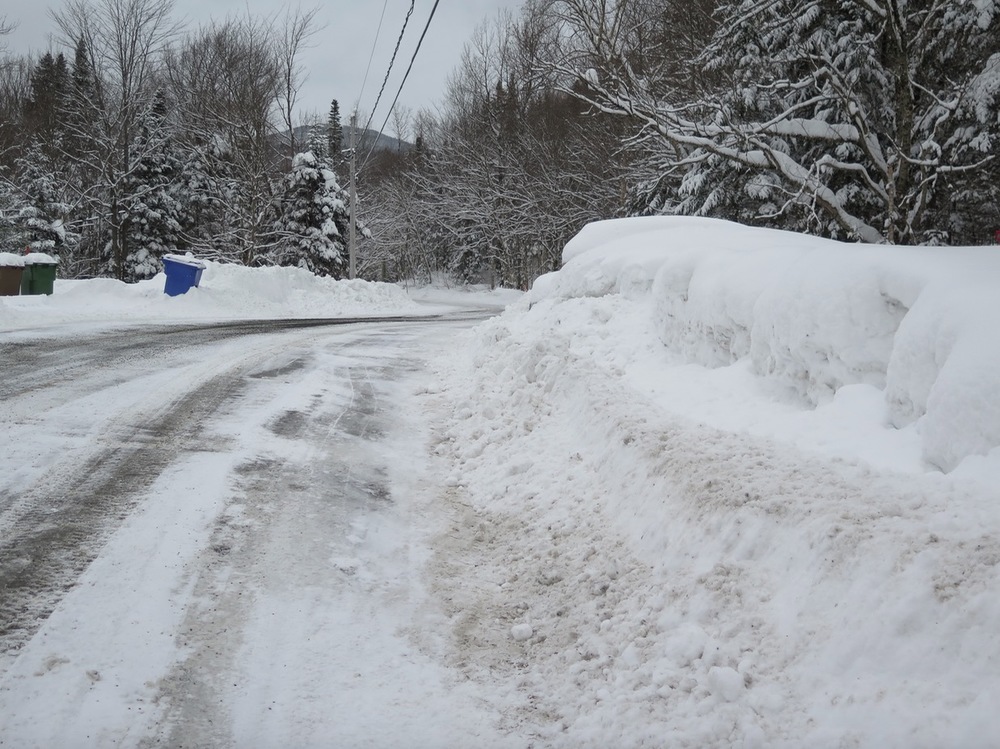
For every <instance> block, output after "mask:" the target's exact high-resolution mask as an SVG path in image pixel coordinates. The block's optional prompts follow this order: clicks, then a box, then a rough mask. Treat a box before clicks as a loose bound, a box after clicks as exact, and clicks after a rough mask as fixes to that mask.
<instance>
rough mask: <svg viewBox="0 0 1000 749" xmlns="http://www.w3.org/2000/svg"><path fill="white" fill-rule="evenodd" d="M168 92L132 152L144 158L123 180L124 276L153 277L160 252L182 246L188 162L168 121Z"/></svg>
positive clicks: (142, 128)
mask: <svg viewBox="0 0 1000 749" xmlns="http://www.w3.org/2000/svg"><path fill="white" fill-rule="evenodd" d="M165 116H166V112H165V103H164V99H163V96H162V94H161V95H160V96H159V97H158V98H157V106H155V107H154V109H153V111H151V112H150V113H148V114H147V116H146V117H145V118H144V120H143V122H142V124H141V126H140V128H139V133H138V134H137V136H136V142H135V144H134V147H133V149H132V152H133V153H135V154H138V158H137V160H136V162H135V164H134V165H133V167H132V168H131V169H130V170H129V172H128V174H127V175H126V176H125V178H124V180H123V189H122V193H123V195H124V198H123V200H122V210H123V218H122V231H123V232H124V233H125V238H126V242H125V246H126V247H128V254H127V255H126V256H125V268H124V272H123V274H122V275H123V277H124V280H126V281H135V280H140V279H143V278H150V277H152V276H154V275H156V273H158V272H159V271H160V267H161V263H160V258H161V257H162V256H163V255H165V254H168V253H172V252H177V250H178V249H179V244H180V242H181V235H182V231H183V224H184V222H185V220H186V217H187V207H188V206H187V203H188V202H189V201H188V198H187V195H186V190H185V185H184V183H183V181H182V180H181V179H180V178H181V174H182V163H181V160H180V158H179V157H178V155H177V153H176V151H175V149H174V146H173V142H172V141H171V139H170V137H169V135H168V132H167V128H166V123H165Z"/></svg>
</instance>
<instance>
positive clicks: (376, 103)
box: [355, 0, 417, 137]
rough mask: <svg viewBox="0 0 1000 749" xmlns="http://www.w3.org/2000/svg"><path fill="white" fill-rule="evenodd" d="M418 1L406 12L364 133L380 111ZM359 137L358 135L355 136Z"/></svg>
mask: <svg viewBox="0 0 1000 749" xmlns="http://www.w3.org/2000/svg"><path fill="white" fill-rule="evenodd" d="M416 1H417V0H410V9H409V10H408V11H406V18H405V19H403V28H402V29H400V31H399V38H398V39H396V49H394V50H393V51H392V59H391V60H389V69H388V70H386V71H385V78H383V79H382V88H380V89H379V91H378V96H376V97H375V106H374V107H372V112H371V114H370V115H369V116H368V122H366V123H365V126H364V128H362V130H361V132H362V133H367V132H368V126H369V125H371V124H372V119H373V118H374V117H375V110H376V109H378V103H379V102H380V101H382V94H383V93H384V92H385V84H386V83H388V82H389V74H390V73H391V72H392V66H393V63H395V62H396V54H397V53H398V52H399V45H400V44H401V43H402V42H403V34H405V33H406V25H407V24H408V23H409V22H410V16H412V15H413V6H414V5H415V4H416ZM355 137H357V134H355Z"/></svg>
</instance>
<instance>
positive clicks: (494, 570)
mask: <svg viewBox="0 0 1000 749" xmlns="http://www.w3.org/2000/svg"><path fill="white" fill-rule="evenodd" d="M994 252H995V250H993V249H991V248H983V249H975V248H972V249H935V250H929V249H928V250H925V249H903V248H884V247H868V246H848V245H843V244H837V243H832V242H825V241H821V240H816V239H809V238H806V237H799V236H796V235H792V234H787V233H781V232H773V231H759V230H751V229H747V228H744V227H740V226H735V225H732V224H728V223H724V222H718V221H708V220H691V219H640V220H627V221H614V222H605V223H601V224H595V225H593V226H591V227H588V228H587V229H586V230H585V231H584V232H582V233H581V234H580V235H579V236H578V237H577V238H576V239H574V240H573V241H572V242H571V243H570V244H569V246H568V247H567V248H566V252H565V256H564V259H565V266H564V268H563V269H562V270H561V271H559V272H557V273H554V274H550V275H548V276H546V277H544V278H542V279H539V282H538V283H537V284H536V285H535V287H534V288H533V290H532V291H531V292H530V293H529V294H528V295H527V296H526V298H525V299H524V300H522V301H520V302H517V303H515V304H513V305H512V306H511V307H509V308H508V309H507V311H506V312H505V313H504V314H503V315H501V316H499V317H496V318H494V319H492V320H490V321H488V322H486V323H484V324H483V325H481V326H480V327H479V328H478V329H477V330H476V331H475V333H474V335H473V336H472V337H471V340H470V345H469V347H468V351H469V354H470V356H471V361H465V360H463V359H462V358H456V361H455V362H448V363H444V364H442V367H444V371H443V372H442V373H441V375H440V382H441V383H442V388H443V398H442V400H443V401H444V402H445V403H448V404H450V405H451V408H452V411H451V419H450V420H449V421H448V423H446V425H445V426H444V427H443V428H442V430H441V433H440V438H439V441H438V443H437V444H436V450H437V452H438V453H439V454H441V455H443V456H444V457H445V458H446V460H447V465H448V466H449V467H450V470H451V473H450V475H449V477H448V479H449V480H448V490H447V491H446V492H445V493H444V501H446V502H450V503H451V505H450V506H451V507H452V509H453V513H454V517H455V520H454V522H452V523H451V524H449V526H448V528H447V532H446V533H445V534H444V535H443V536H442V544H444V545H445V551H444V552H443V553H442V556H441V569H442V574H441V579H444V580H450V579H451V578H450V577H449V576H448V575H447V574H446V573H447V571H448V570H449V569H452V570H453V573H452V576H453V577H454V578H455V580H456V581H455V582H454V584H451V585H449V586H448V587H447V588H446V589H445V594H446V598H450V599H451V600H456V601H459V602H460V604H461V606H460V609H461V613H457V614H456V615H455V618H456V622H457V624H456V628H455V629H456V631H455V637H456V640H457V641H458V642H459V643H462V644H464V643H473V644H474V645H476V646H478V647H480V648H482V650H484V651H486V652H489V653H490V654H492V655H493V657H494V659H495V663H496V666H495V668H494V670H493V671H492V672H491V676H492V675H494V674H496V675H498V676H503V675H506V676H508V677H509V692H507V694H511V695H513V696H514V698H515V699H516V697H517V696H520V697H521V698H522V699H523V701H524V703H525V704H524V707H523V708H522V711H523V712H522V713H520V714H522V715H524V716H526V717H525V718H524V721H525V722H526V723H529V724H530V722H531V721H532V720H535V721H537V723H538V724H539V725H538V726H537V729H536V730H537V734H538V736H539V741H538V744H539V745H540V746H546V747H553V748H560V747H567V749H568V748H569V747H579V746H628V747H637V746H671V747H691V748H692V749H693V748H695V747H697V748H704V747H720V748H721V747H726V748H728V747H744V749H751V748H758V749H763V748H764V747H782V748H787V749H792V748H794V747H801V746H817V747H832V746H854V747H865V748H868V747H871V748H872V749H875V748H876V747H878V748H879V749H882V748H884V747H898V748H899V749H904V748H906V749H913V748H915V747H923V748H925V749H933V748H934V747H941V746H961V747H983V748H985V747H989V746H992V745H994V744H995V743H996V736H997V733H998V731H1000V713H998V712H997V711H996V709H995V705H996V701H997V699H998V698H1000V676H998V672H997V669H996V663H997V662H1000V639H998V638H997V637H996V636H995V633H996V628H997V622H998V621H1000V576H998V575H997V574H996V573H997V569H998V566H1000V542H998V541H997V539H998V538H1000V504H998V503H997V502H996V495H997V493H996V486H997V482H998V481H1000V464H998V461H997V457H998V452H1000V451H998V450H996V449H995V446H996V445H997V437H998V432H997V427H998V423H1000V420H998V417H997V411H996V408H997V405H996V404H997V403H998V398H997V396H998V395H1000V392H998V390H1000V387H998V375H997V374H996V373H997V371H998V368H997V365H998V364H1000V362H998V361H997V350H998V342H997V336H996V333H995V327H994V326H995V325H996V323H997V322H1000V319H998V318H1000V314H998V310H1000V302H998V301H997V300H996V299H995V293H994V292H993V291H992V289H995V288H996V286H997V282H998V281H1000V278H998V260H997V258H996V257H995V256H994ZM991 328H993V330H992V331H991ZM991 450H992V463H991V462H990V460H991V459H988V458H986V457H983V455H982V454H985V453H987V452H989V451H991ZM925 461H926V462H925ZM928 462H929V463H931V464H932V465H937V466H940V467H942V468H952V467H955V466H958V467H957V468H956V469H955V470H953V471H952V472H951V473H950V474H948V475H945V474H942V473H941V472H940V471H938V470H928V464H927V463H928ZM973 464H978V465H976V468H977V470H976V471H972V470H971V468H972V466H973ZM970 476H974V477H975V478H976V479H977V480H969V479H970ZM980 479H987V481H986V482H985V483H982V482H981V481H980ZM447 565H451V567H450V568H449V567H448V566H447ZM470 678H473V679H474V678H476V675H475V673H471V674H470ZM501 693H504V692H501Z"/></svg>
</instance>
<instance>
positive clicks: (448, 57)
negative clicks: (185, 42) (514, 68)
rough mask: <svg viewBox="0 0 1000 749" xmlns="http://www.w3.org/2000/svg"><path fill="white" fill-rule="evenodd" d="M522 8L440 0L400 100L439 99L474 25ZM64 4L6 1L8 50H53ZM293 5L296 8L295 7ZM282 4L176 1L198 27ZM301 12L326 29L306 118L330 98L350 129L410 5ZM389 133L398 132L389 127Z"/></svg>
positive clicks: (358, 1) (424, 10)
mask: <svg viewBox="0 0 1000 749" xmlns="http://www.w3.org/2000/svg"><path fill="white" fill-rule="evenodd" d="M383 3H384V4H385V18H384V21H383V22H382V30H381V32H380V34H379V38H378V45H377V46H376V47H375V54H374V58H373V59H372V62H371V70H370V71H369V73H368V79H367V82H366V83H365V86H364V93H363V95H362V82H363V81H364V79H365V69H366V67H367V66H368V59H369V56H370V55H371V54H372V45H373V43H374V42H375V35H376V30H377V29H378V26H379V18H380V17H381V16H382V10H383ZM521 3H522V0H439V3H438V7H437V11H436V12H435V14H434V19H433V21H432V22H431V25H430V28H429V29H428V31H427V36H426V38H425V39H424V42H423V45H422V46H421V48H420V53H419V54H418V55H417V58H416V61H415V62H414V65H413V70H412V71H411V72H410V76H409V78H408V79H407V82H406V86H405V88H404V89H403V92H402V94H401V95H400V99H399V100H400V102H401V103H402V104H403V105H405V106H407V107H409V108H410V109H412V110H414V111H415V110H417V109H420V108H422V107H426V106H433V105H434V104H437V103H438V102H440V100H441V97H442V95H443V93H444V88H445V82H446V80H447V78H448V76H449V74H450V73H451V72H452V70H453V69H454V68H455V66H456V65H457V64H458V61H459V58H460V55H461V51H462V46H463V45H464V44H465V42H466V41H468V39H469V37H470V36H471V34H472V32H473V30H474V29H475V27H476V26H477V25H478V24H479V23H481V22H482V21H484V20H485V19H487V18H491V17H492V16H494V15H495V14H496V12H497V10H498V9H500V8H509V9H511V10H513V11H517V10H518V9H519V8H520V6H521ZM61 5H62V3H61V2H45V1H44V0H41V1H39V0H8V1H7V2H4V3H3V10H0V14H2V15H6V16H7V20H8V21H14V22H16V23H18V28H17V29H16V30H15V31H14V32H13V33H12V34H11V35H10V36H9V37H8V38H7V39H6V43H7V48H8V50H9V51H11V52H17V53H25V52H29V51H31V52H39V51H44V50H46V49H49V48H50V47H51V46H52V44H53V42H52V36H53V34H54V32H55V30H56V29H55V24H54V22H53V21H52V20H51V17H50V15H49V12H50V9H58V8H60V7H61ZM295 5H296V3H293V7H295ZM433 5H434V0H415V3H414V11H413V15H412V16H411V17H410V21H409V25H408V26H407V28H406V35H405V36H404V38H403V43H402V44H401V46H400V48H399V53H398V54H397V57H396V62H395V65H394V66H393V74H392V76H391V77H390V79H389V83H388V84H387V85H386V92H385V93H384V94H383V96H382V103H381V104H380V105H379V110H378V112H377V113H376V117H375V122H374V123H373V127H377V126H379V125H381V124H382V120H383V119H384V118H385V116H386V113H387V107H388V105H389V104H390V103H391V102H392V99H393V97H394V96H395V94H396V91H397V89H398V88H399V83H400V81H401V79H402V75H403V73H404V72H405V71H406V66H407V65H408V64H409V62H410V58H411V56H412V55H413V51H414V49H415V48H416V45H417V40H418V39H419V38H420V33H421V32H422V31H423V28H424V25H425V24H426V23H427V19H428V17H429V15H430V12H431V8H432V7H433ZM282 7H283V6H282V5H281V4H279V3H276V2H268V1H267V0H174V15H175V17H176V18H177V20H185V21H186V22H187V23H188V24H189V25H190V26H192V27H194V26H196V25H198V24H199V23H202V22H205V21H208V20H210V19H212V18H215V19H224V18H225V17H226V16H227V15H231V14H236V15H238V14H241V13H244V12H245V11H246V10H247V8H249V9H250V11H251V13H254V14H260V15H263V16H266V15H271V14H274V13H276V12H278V13H280V12H281V8H282ZM301 7H302V8H303V9H308V8H312V7H318V8H319V11H318V13H317V15H316V25H317V26H320V27H322V30H321V31H320V32H319V33H317V34H316V35H315V36H314V37H313V38H312V39H311V41H310V44H311V46H310V48H309V49H306V50H305V51H304V52H303V54H302V57H301V62H302V64H303V66H304V67H305V68H306V71H307V73H308V78H307V80H306V82H305V83H304V85H303V87H302V92H301V98H300V102H301V106H300V114H305V113H306V112H308V111H313V112H316V113H317V114H319V115H320V116H321V117H326V114H327V112H328V111H329V108H330V101H331V100H332V99H337V100H338V102H339V103H340V110H341V113H342V114H343V118H344V122H345V124H346V122H347V119H348V116H349V112H350V110H351V108H352V107H353V106H354V104H355V102H357V101H358V98H359V96H360V97H361V100H360V104H359V108H360V111H361V113H362V114H363V115H365V114H369V113H370V112H371V109H372V106H373V105H374V103H375V97H376V96H377V95H378V91H379V88H380V86H381V85H382V79H383V78H384V76H385V71H386V68H387V67H388V65H389V60H390V58H391V57H392V50H393V47H394V46H395V44H396V39H397V38H398V36H399V31H400V29H401V28H402V26H403V19H404V18H405V17H406V11H407V10H408V9H409V7H410V0H325V1H324V2H316V3H315V4H313V3H310V2H307V1H303V2H302V3H301ZM70 57H72V56H71V55H70ZM387 131H389V132H391V131H392V123H391V122H390V125H389V126H388V127H387Z"/></svg>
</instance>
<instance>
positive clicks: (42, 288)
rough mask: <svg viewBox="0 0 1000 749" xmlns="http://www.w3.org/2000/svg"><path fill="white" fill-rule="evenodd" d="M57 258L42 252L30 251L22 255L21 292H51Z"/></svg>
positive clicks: (57, 263) (54, 279) (54, 280)
mask: <svg viewBox="0 0 1000 749" xmlns="http://www.w3.org/2000/svg"><path fill="white" fill-rule="evenodd" d="M57 265H59V259H58V258H54V257H52V256H51V255H46V254H45V253H44V252H30V253H28V254H27V255H25V256H24V273H23V275H22V276H21V293H22V294H51V293H52V288H53V286H54V285H55V282H56V266H57Z"/></svg>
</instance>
